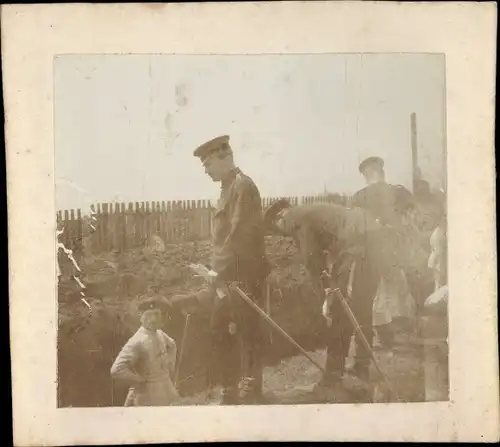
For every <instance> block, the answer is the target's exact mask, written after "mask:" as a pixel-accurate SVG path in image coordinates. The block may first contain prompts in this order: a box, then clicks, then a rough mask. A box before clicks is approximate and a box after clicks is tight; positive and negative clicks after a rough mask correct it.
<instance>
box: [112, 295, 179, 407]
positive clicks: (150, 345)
mask: <svg viewBox="0 0 500 447" xmlns="http://www.w3.org/2000/svg"><path fill="white" fill-rule="evenodd" d="M166 306H167V304H166V303H165V302H164V301H163V300H162V298H159V297H158V298H149V299H146V300H144V301H143V302H142V303H141V304H140V305H139V309H138V310H139V314H140V319H141V327H140V328H139V329H138V330H137V332H136V333H135V334H134V335H133V336H132V337H131V338H130V339H129V340H128V341H127V343H126V344H125V346H123V348H122V350H121V351H120V353H119V354H118V356H117V357H116V360H115V361H114V363H113V365H112V367H111V377H112V378H113V379H115V380H123V381H125V382H127V383H128V384H129V385H130V388H129V392H128V395H127V398H126V401H125V406H163V405H171V404H174V403H176V402H178V401H179V395H178V393H177V390H176V388H175V385H174V383H173V381H172V377H173V375H174V368H175V363H176V356H177V346H176V343H175V341H174V340H173V339H172V338H170V337H169V336H168V335H167V334H166V333H165V332H163V331H162V330H161V329H160V327H161V325H162V321H163V312H164V311H165V310H166Z"/></svg>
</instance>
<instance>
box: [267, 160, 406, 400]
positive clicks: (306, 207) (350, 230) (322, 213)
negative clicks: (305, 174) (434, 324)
mask: <svg viewBox="0 0 500 447" xmlns="http://www.w3.org/2000/svg"><path fill="white" fill-rule="evenodd" d="M365 166H366V163H365V164H363V165H362V166H361V167H360V168H361V169H362V170H364V167H365ZM381 189H382V188H381ZM390 191H391V192H390V194H389V193H388V194H387V195H388V196H389V195H390V196H391V197H393V202H392V204H390V203H386V201H387V200H386V201H384V200H383V196H382V197H379V200H380V201H381V202H382V203H383V204H385V205H384V206H385V213H384V215H383V217H384V219H380V218H379V214H380V213H372V212H370V211H368V210H367V207H366V205H365V203H363V201H362V194H366V191H365V192H363V193H360V194H357V195H356V196H355V203H357V204H358V206H357V207H355V208H352V209H350V208H347V207H345V206H342V205H334V204H320V203H317V204H303V205H299V206H290V204H289V203H288V202H287V201H286V200H284V199H282V200H279V201H277V202H275V203H274V204H273V205H272V206H271V207H269V208H268V209H267V210H266V212H265V225H266V227H267V228H269V229H270V231H271V232H272V233H274V234H279V235H283V236H292V237H293V239H294V241H295V244H296V246H297V248H298V249H299V253H300V254H301V256H302V262H303V264H304V265H305V267H306V268H307V270H308V273H309V275H310V277H311V279H312V284H313V287H314V289H315V291H316V295H317V296H319V297H320V299H321V300H325V298H326V300H325V305H324V307H323V309H324V310H323V314H324V316H325V317H327V319H330V320H331V324H330V329H329V331H328V335H327V340H326V343H327V355H328V356H327V362H326V374H325V375H324V376H323V377H322V379H321V381H320V383H319V384H318V389H319V390H320V391H321V390H324V391H325V392H326V391H327V390H328V389H333V390H334V389H335V388H336V387H337V386H338V385H339V384H340V380H341V378H342V375H343V373H344V368H345V360H346V358H347V355H348V352H349V345H350V340H351V336H352V334H353V330H354V328H353V326H352V324H351V323H350V321H349V320H348V319H347V317H346V315H345V313H344V311H343V309H342V307H341V305H340V303H339V302H338V301H337V300H332V299H331V297H326V296H325V289H328V288H332V287H339V288H340V289H341V291H342V293H343V295H344V296H345V297H348V296H349V295H350V299H349V302H350V306H351V308H352V311H353V313H354V315H355V316H356V318H357V319H358V322H359V324H360V326H361V329H362V330H363V332H364V334H365V336H366V338H367V339H368V342H369V343H370V344H371V343H372V341H373V332H372V311H373V299H374V297H375V294H376V291H377V288H378V283H379V282H380V275H381V271H382V270H383V269H384V268H388V267H389V266H391V265H393V264H395V263H398V262H407V257H408V256H407V254H406V252H407V249H408V247H407V246H406V245H405V244H404V243H403V244H399V243H398V240H399V241H401V239H397V238H394V236H393V230H392V229H391V227H390V226H387V225H384V223H385V222H386V221H390V222H391V223H393V224H394V225H396V224H397V219H396V215H397V214H398V213H404V212H405V210H408V208H409V207H411V193H409V191H407V190H405V189H404V188H399V187H391V188H390ZM371 193H372V190H370V191H369V192H368V194H371ZM380 195H382V192H381V193H380ZM376 197H377V196H376ZM369 200H370V199H369ZM369 203H370V204H371V203H372V201H371V200H370V202H369ZM403 242H404V239H403ZM353 261H354V268H352V267H353ZM325 270H327V271H330V272H331V274H332V279H333V282H332V279H325V278H324V277H323V278H322V272H323V271H325ZM349 289H350V290H349ZM349 292H350V293H349ZM358 346H359V348H357V349H356V353H357V358H356V367H355V368H354V369H353V370H352V372H353V373H355V374H356V375H358V377H359V378H360V379H362V380H363V381H365V382H366V381H368V379H369V377H368V366H369V357H368V355H367V353H366V352H365V350H364V348H362V347H361V345H360V343H357V347H358Z"/></svg>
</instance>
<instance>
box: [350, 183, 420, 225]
mask: <svg viewBox="0 0 500 447" xmlns="http://www.w3.org/2000/svg"><path fill="white" fill-rule="evenodd" d="M411 204H412V194H411V193H410V191H408V190H407V189H406V188H405V187H404V186H400V185H397V186H396V185H390V184H388V183H385V182H379V183H374V184H372V185H369V186H367V187H366V188H363V189H362V190H360V191H358V192H357V193H356V194H355V195H354V197H353V199H352V206H354V207H360V208H363V209H365V210H367V211H368V212H370V213H371V214H372V215H373V216H374V217H375V218H377V219H380V221H381V223H382V224H387V225H392V226H399V224H400V222H401V215H402V214H403V213H404V212H405V211H406V210H407V209H408V208H409V207H410V206H411Z"/></svg>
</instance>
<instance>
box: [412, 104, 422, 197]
mask: <svg viewBox="0 0 500 447" xmlns="http://www.w3.org/2000/svg"><path fill="white" fill-rule="evenodd" d="M410 122H411V157H412V184H413V192H415V189H416V183H417V180H418V179H419V175H420V172H419V169H418V140H417V115H416V113H412V114H411V115H410Z"/></svg>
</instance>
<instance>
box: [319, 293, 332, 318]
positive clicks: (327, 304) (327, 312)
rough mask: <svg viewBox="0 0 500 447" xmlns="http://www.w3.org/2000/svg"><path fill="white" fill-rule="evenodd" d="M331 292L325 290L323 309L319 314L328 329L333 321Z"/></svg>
mask: <svg viewBox="0 0 500 447" xmlns="http://www.w3.org/2000/svg"><path fill="white" fill-rule="evenodd" d="M332 298H333V295H332V290H331V289H325V301H324V302H323V307H322V309H321V313H322V315H323V317H325V319H326V325H327V326H328V327H331V325H332V323H333V320H332V316H331V315H332V314H331V306H332Z"/></svg>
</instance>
